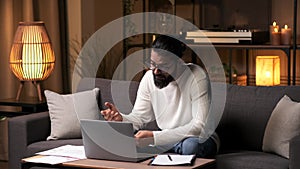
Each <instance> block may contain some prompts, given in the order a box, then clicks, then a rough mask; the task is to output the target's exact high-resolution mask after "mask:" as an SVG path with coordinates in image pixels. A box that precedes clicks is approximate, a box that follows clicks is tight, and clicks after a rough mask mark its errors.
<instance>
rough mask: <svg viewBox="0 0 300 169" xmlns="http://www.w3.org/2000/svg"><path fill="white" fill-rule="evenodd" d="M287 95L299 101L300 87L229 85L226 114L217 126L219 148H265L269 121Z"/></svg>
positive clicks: (256, 149)
mask: <svg viewBox="0 0 300 169" xmlns="http://www.w3.org/2000/svg"><path fill="white" fill-rule="evenodd" d="M285 94H287V95H288V96H290V97H291V99H292V100H295V101H300V87H299V86H270V87H267V86H238V85H228V90H227V96H226V99H227V100H226V105H225V109H224V113H223V116H222V119H221V121H220V123H219V126H218V128H217V133H218V134H219V137H220V140H221V147H220V148H221V150H220V151H221V152H222V151H226V150H255V151H262V144H263V137H264V132H265V128H266V125H267V123H268V120H269V118H270V116H271V114H272V111H273V109H274V108H275V106H276V104H277V103H278V101H279V100H280V99H281V98H282V97H283V96H284V95H285Z"/></svg>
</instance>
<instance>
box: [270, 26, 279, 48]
mask: <svg viewBox="0 0 300 169" xmlns="http://www.w3.org/2000/svg"><path fill="white" fill-rule="evenodd" d="M275 28H276V29H277V30H279V25H277V23H276V21H274V22H273V24H272V25H270V28H269V32H270V42H271V43H272V41H273V40H272V33H273V32H274V30H275Z"/></svg>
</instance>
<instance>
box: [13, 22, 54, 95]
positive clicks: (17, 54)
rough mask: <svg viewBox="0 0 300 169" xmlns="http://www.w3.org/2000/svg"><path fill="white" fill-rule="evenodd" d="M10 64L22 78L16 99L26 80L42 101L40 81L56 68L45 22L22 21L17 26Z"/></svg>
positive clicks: (18, 76) (20, 78)
mask: <svg viewBox="0 0 300 169" xmlns="http://www.w3.org/2000/svg"><path fill="white" fill-rule="evenodd" d="M9 60H10V61H9V64H10V68H11V70H12V72H13V73H14V74H15V76H16V77H17V78H18V79H19V80H20V86H19V89H18V93H17V97H16V100H19V99H20V95H21V92H22V89H23V85H24V83H25V82H27V81H29V82H32V83H33V84H34V85H35V87H36V89H37V93H38V98H39V101H42V94H41V86H40V82H41V81H43V80H45V79H47V78H48V77H49V75H50V74H51V73H52V71H53V69H54V63H55V55H54V52H53V49H52V45H51V41H50V38H49V36H48V33H47V30H46V28H45V24H44V22H41V21H39V22H20V23H19V26H18V28H17V31H16V34H15V37H14V42H13V45H12V49H11V52H10V59H9Z"/></svg>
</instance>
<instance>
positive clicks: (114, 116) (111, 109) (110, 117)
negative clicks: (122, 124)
mask: <svg viewBox="0 0 300 169" xmlns="http://www.w3.org/2000/svg"><path fill="white" fill-rule="evenodd" d="M104 105H105V106H106V107H107V109H106V110H102V111H100V113H101V114H102V116H103V117H104V119H105V120H107V121H123V117H122V115H121V114H120V113H119V111H118V109H117V108H116V107H115V105H113V104H112V103H109V102H105V103H104Z"/></svg>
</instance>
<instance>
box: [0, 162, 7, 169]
mask: <svg viewBox="0 0 300 169" xmlns="http://www.w3.org/2000/svg"><path fill="white" fill-rule="evenodd" d="M0 168H1V169H8V162H7V161H0Z"/></svg>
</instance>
